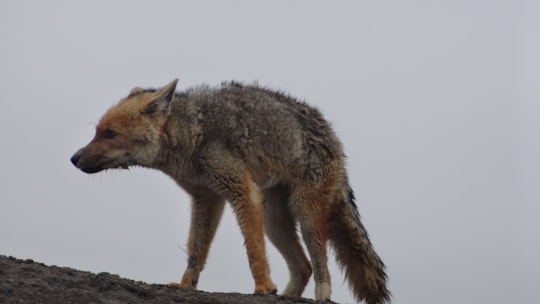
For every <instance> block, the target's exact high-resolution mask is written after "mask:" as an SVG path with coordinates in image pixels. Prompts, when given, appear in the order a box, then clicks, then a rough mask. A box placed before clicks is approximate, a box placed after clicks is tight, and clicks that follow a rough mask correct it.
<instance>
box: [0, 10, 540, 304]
mask: <svg viewBox="0 0 540 304" xmlns="http://www.w3.org/2000/svg"><path fill="white" fill-rule="evenodd" d="M538 3H539V2H538V1H487V0H486V1H464V0H458V1H416V0H415V1H354V2H353V1H350V2H329V1H326V2H324V3H323V2H314V1H267V2H264V3H261V2H255V1H227V2H226V1H210V2H207V1H197V2H196V1H190V2H188V1H153V2H151V4H150V2H148V1H86V2H81V1H3V2H2V9H1V10H0V67H1V68H0V87H1V90H0V101H1V103H2V110H1V113H2V115H1V116H2V118H1V119H0V139H1V149H0V153H1V157H0V172H1V173H0V254H7V255H14V256H17V257H19V258H32V259H35V260H38V261H41V262H45V263H47V264H57V265H61V266H71V267H75V268H80V269H85V270H90V271H94V272H100V271H107V272H112V273H118V274H120V275H122V276H124V277H128V278H131V279H135V280H142V281H146V282H157V283H166V282H170V281H178V280H179V279H180V277H181V274H182V272H183V270H184V268H185V266H186V261H185V260H186V257H185V256H186V255H185V253H184V249H185V243H186V238H187V230H188V225H189V198H188V197H187V196H186V195H185V194H184V193H183V191H182V190H181V189H180V188H178V187H177V186H176V185H175V184H174V183H173V182H172V181H171V180H170V179H169V178H168V177H166V176H165V175H163V174H162V173H160V172H156V171H150V170H144V169H132V170H130V171H118V172H107V173H103V174H100V175H94V176H89V175H86V174H83V173H82V172H80V171H78V170H76V169H75V168H74V167H73V166H72V165H71V163H70V162H69V158H70V156H71V154H73V153H74V152H75V151H76V150H77V149H78V148H80V147H81V146H83V145H85V144H86V143H87V142H88V141H89V140H90V139H91V137H92V136H93V132H94V125H95V123H96V122H97V121H98V120H99V118H100V116H101V115H102V114H103V113H104V112H105V110H107V109H108V108H109V107H110V106H111V105H112V104H114V103H116V102H117V101H118V100H119V99H120V98H122V97H124V96H125V95H126V94H127V93H128V92H129V90H130V89H131V88H132V87H134V86H143V87H156V86H161V85H164V84H166V83H168V82H169V81H171V80H172V79H174V78H176V77H178V78H180V84H179V89H184V88H186V87H189V86H191V85H194V84H199V83H202V82H207V83H210V84H218V83H219V82H220V81H222V80H230V79H236V80H240V81H245V82H252V81H259V83H260V84H263V85H267V86H270V87H275V88H279V89H283V90H285V91H287V92H290V93H291V94H293V95H295V96H297V97H300V98H303V99H305V100H307V101H308V102H310V103H311V104H314V105H316V106H317V107H319V108H320V109H321V110H322V111H323V112H324V113H325V115H326V117H327V118H328V119H329V120H330V121H332V123H333V125H334V127H335V129H336V130H337V132H338V134H339V136H340V138H341V140H342V141H343V143H344V145H345V149H346V152H347V154H348V156H349V160H348V164H349V166H348V169H349V172H350V176H351V182H352V185H353V188H354V189H355V191H356V194H357V197H358V201H359V209H360V213H361V214H362V216H363V220H364V224H365V225H366V226H367V228H368V231H369V232H370V234H371V237H372V241H373V243H374V245H375V247H376V250H377V251H378V252H379V254H380V255H381V257H382V258H383V260H384V261H385V263H386V264H387V266H388V274H389V277H390V288H391V290H392V292H393V294H394V297H395V302H396V303H405V304H406V303H442V304H444V303H538V301H539V300H540V292H539V289H538V282H540V258H539V257H540V221H539V220H538V216H539V215H540V204H539V202H540V191H539V186H538V185H539V183H540V160H539V159H540V157H539V155H540V143H539V135H540V120H539V115H540V90H539V87H540V86H539V85H538V79H540V73H539V71H540V60H539V54H540V42H539V36H538V29H540V21H539V20H540V18H538V12H539V9H540V4H538ZM268 256H269V259H270V263H271V268H272V277H273V279H274V281H275V282H276V284H278V287H279V288H280V290H282V289H283V288H284V286H285V284H286V282H287V279H288V273H287V271H286V266H285V263H284V262H283V260H282V258H281V257H280V256H279V254H278V253H277V252H276V250H275V249H274V248H273V247H272V246H271V245H270V244H269V245H268ZM332 260H333V258H332ZM332 267H333V268H332V269H331V273H332V278H333V299H334V300H335V301H340V302H344V303H345V302H348V303H351V302H352V296H351V293H349V292H348V290H347V288H346V285H345V284H344V283H343V277H342V275H341V273H340V272H339V270H338V269H337V268H335V267H334V266H332ZM199 287H200V289H203V290H208V291H239V292H252V291H253V288H254V283H253V280H252V278H251V275H250V272H249V268H248V264H247V258H246V254H245V250H244V247H243V239H242V237H241V234H240V231H239V229H238V228H237V225H236V222H235V219H234V217H233V216H232V214H231V212H230V208H228V209H227V213H226V214H225V216H224V218H223V222H222V224H221V226H220V228H219V230H218V235H217V237H216V240H215V241H214V243H213V247H212V249H211V252H210V256H209V260H208V264H207V267H206V269H205V271H204V272H203V273H202V275H201V279H200V283H199ZM304 296H306V297H310V298H313V283H310V285H309V288H308V289H307V290H306V292H305V293H304Z"/></svg>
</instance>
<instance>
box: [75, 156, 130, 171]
mask: <svg viewBox="0 0 540 304" xmlns="http://www.w3.org/2000/svg"><path fill="white" fill-rule="evenodd" d="M71 163H73V165H74V166H75V167H77V168H79V169H80V170H81V171H83V172H84V173H88V174H92V173H98V172H100V171H103V170H107V169H117V168H121V169H127V168H128V166H127V165H125V164H118V163H116V160H115V159H108V158H105V159H104V158H103V157H99V158H98V159H95V158H94V159H92V158H91V159H84V158H83V159H81V155H80V154H79V153H75V155H73V157H71Z"/></svg>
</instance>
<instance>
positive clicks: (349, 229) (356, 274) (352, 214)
mask: <svg viewBox="0 0 540 304" xmlns="http://www.w3.org/2000/svg"><path fill="white" fill-rule="evenodd" d="M343 192H344V193H342V195H341V199H340V200H341V202H340V205H339V206H340V208H338V209H339V210H336V212H335V213H334V215H333V216H334V217H335V218H332V219H331V220H330V231H329V238H330V243H331V245H332V246H333V248H334V250H335V252H336V260H337V262H338V264H339V266H340V267H341V269H342V270H343V272H344V273H345V277H346V279H347V281H348V283H349V287H350V288H351V290H352V291H353V293H354V296H355V298H356V300H358V301H362V300H364V301H366V303H368V304H383V303H388V302H390V298H391V294H390V292H389V291H388V289H387V288H386V279H387V276H386V273H385V272H384V263H383V262H382V261H381V259H380V258H379V256H378V255H377V253H376V252H375V250H374V249H373V246H372V245H371V242H370V240H369V237H368V234H367V232H366V230H365V229H364V226H363V225H362V223H361V222H360V215H359V214H358V210H357V209H356V204H355V202H354V194H353V191H352V189H351V188H350V187H349V186H347V188H346V189H344V191H343Z"/></svg>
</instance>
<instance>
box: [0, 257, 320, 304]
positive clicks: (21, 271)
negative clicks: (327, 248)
mask: <svg viewBox="0 0 540 304" xmlns="http://www.w3.org/2000/svg"><path fill="white" fill-rule="evenodd" d="M0 303H41V304H53V303H54V304H57V303H66V304H67V303H92V304H98V303H114V304H121V303H130V304H138V303H155V304H161V303H163V304H164V303H167V304H169V303H198V304H199V303H200V304H226V303H231V304H232V303H234V304H236V303H253V304H255V303H257V304H273V303H286V304H293V303H315V302H314V301H312V300H308V299H303V298H288V297H282V296H276V295H267V296H260V295H245V294H238V293H208V292H202V291H191V290H184V289H180V288H174V287H169V286H166V285H159V284H147V283H143V282H137V281H132V280H128V279H123V278H121V277H119V276H118V275H114V274H109V273H105V272H102V273H98V274H94V273H91V272H86V271H79V270H75V269H71V268H67V267H57V266H46V265H45V264H42V263H36V262H34V261H33V260H20V259H16V258H14V257H6V256H2V255H0Z"/></svg>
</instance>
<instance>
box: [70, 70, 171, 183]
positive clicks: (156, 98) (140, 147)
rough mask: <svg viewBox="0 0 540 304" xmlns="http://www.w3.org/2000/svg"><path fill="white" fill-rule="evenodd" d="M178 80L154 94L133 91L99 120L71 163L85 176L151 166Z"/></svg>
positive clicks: (140, 90)
mask: <svg viewBox="0 0 540 304" xmlns="http://www.w3.org/2000/svg"><path fill="white" fill-rule="evenodd" d="M177 81H178V80H174V81H173V82H171V83H170V84H168V85H167V86H165V87H163V88H161V89H159V90H157V91H144V90H142V89H140V88H135V89H133V90H132V91H131V93H130V95H129V96H128V97H127V98H125V99H123V100H121V101H120V102H119V103H118V104H117V105H115V106H114V107H112V108H111V109H109V111H107V113H105V115H104V116H103V117H102V118H101V120H100V121H99V123H98V125H97V127H96V134H95V136H94V138H93V139H92V141H90V143H89V144H88V145H86V146H85V147H83V148H81V149H80V150H79V151H77V152H76V153H75V154H74V155H73V157H72V158H71V161H72V163H73V164H74V165H75V166H76V167H77V168H79V169H81V170H82V171H84V172H86V173H96V172H99V171H102V170H105V169H114V168H128V167H129V166H134V165H139V166H151V165H152V163H153V162H154V160H155V158H156V156H157V154H158V152H159V147H160V130H161V127H162V125H163V124H164V123H165V120H166V119H167V116H168V114H169V111H168V109H169V107H170V103H171V102H172V100H173V98H174V90H175V88H176V83H177Z"/></svg>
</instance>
